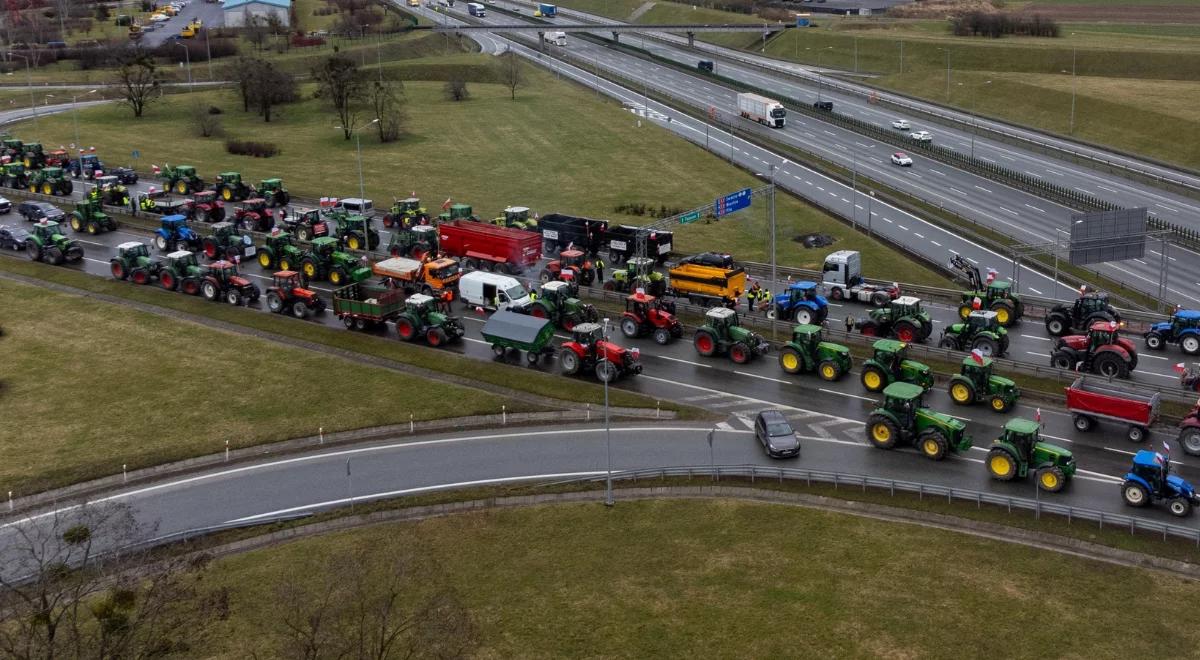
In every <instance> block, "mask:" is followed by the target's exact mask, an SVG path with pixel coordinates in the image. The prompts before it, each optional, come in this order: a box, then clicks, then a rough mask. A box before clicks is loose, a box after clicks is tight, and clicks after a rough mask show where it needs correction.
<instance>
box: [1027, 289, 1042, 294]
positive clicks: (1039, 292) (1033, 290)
mask: <svg viewBox="0 0 1200 660" xmlns="http://www.w3.org/2000/svg"><path fill="white" fill-rule="evenodd" d="M1029 290H1030V291H1032V292H1034V293H1036V294H1038V295H1039V296H1040V295H1042V292H1041V291H1038V290H1037V289H1035V288H1033V287H1029Z"/></svg>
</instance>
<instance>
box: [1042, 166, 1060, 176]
mask: <svg viewBox="0 0 1200 660" xmlns="http://www.w3.org/2000/svg"><path fill="white" fill-rule="evenodd" d="M1046 171H1047V172H1049V173H1051V174H1053V175H1054V176H1062V175H1063V173H1062V172H1058V171H1056V170H1052V169H1050V168H1049V167H1047V168H1046Z"/></svg>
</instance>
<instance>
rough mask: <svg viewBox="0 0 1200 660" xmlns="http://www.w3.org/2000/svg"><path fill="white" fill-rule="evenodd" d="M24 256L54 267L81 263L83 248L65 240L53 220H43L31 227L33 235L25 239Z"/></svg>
mask: <svg viewBox="0 0 1200 660" xmlns="http://www.w3.org/2000/svg"><path fill="white" fill-rule="evenodd" d="M25 254H27V255H29V258H30V260H32V261H44V262H46V263H48V264H53V265H55V266H57V265H59V264H61V263H63V262H64V261H66V262H70V263H75V262H78V261H83V246H82V245H80V244H79V243H78V242H77V241H74V240H71V239H69V238H67V237H66V236H65V235H63V233H62V227H61V226H60V225H59V224H58V223H57V222H54V221H53V220H43V221H41V222H39V223H37V224H35V225H34V226H33V233H32V234H30V235H29V238H27V239H25Z"/></svg>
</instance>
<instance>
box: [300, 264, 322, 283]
mask: <svg viewBox="0 0 1200 660" xmlns="http://www.w3.org/2000/svg"><path fill="white" fill-rule="evenodd" d="M300 272H302V273H304V276H305V277H307V278H308V279H310V280H315V279H318V277H317V275H318V274H319V273H320V272H321V271H320V269H318V268H317V262H315V261H313V260H312V259H304V260H303V261H301V262H300Z"/></svg>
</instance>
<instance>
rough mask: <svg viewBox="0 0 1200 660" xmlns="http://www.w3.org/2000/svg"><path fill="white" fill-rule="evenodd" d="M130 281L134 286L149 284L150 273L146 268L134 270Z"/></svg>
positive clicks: (130, 275)
mask: <svg viewBox="0 0 1200 660" xmlns="http://www.w3.org/2000/svg"><path fill="white" fill-rule="evenodd" d="M129 279H130V280H131V281H132V282H133V283H134V284H149V283H150V273H147V272H146V269H145V268H134V269H133V272H131V273H130V274H129Z"/></svg>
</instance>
